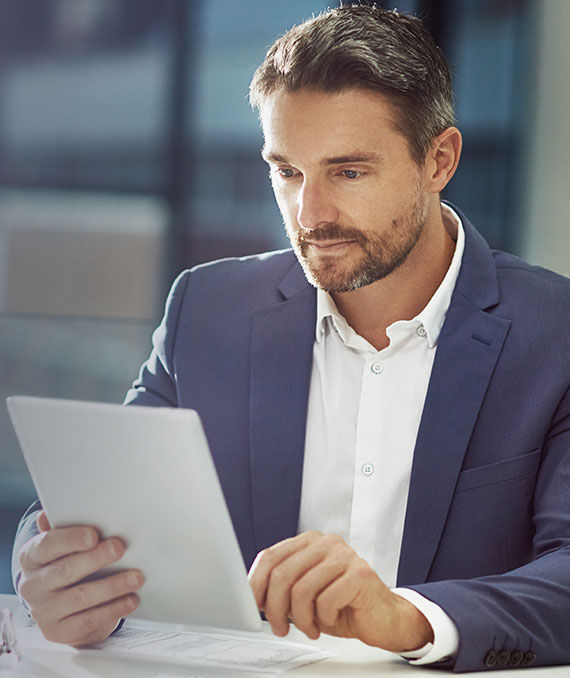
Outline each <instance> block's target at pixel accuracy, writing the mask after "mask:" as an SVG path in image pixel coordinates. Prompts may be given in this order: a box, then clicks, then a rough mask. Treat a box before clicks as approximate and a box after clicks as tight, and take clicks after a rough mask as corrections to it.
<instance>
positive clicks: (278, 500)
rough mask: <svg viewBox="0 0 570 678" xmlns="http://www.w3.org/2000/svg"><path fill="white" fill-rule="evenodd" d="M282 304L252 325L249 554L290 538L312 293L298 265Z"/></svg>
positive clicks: (301, 441)
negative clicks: (252, 534) (252, 546)
mask: <svg viewBox="0 0 570 678" xmlns="http://www.w3.org/2000/svg"><path fill="white" fill-rule="evenodd" d="M279 289H280V292H281V294H282V295H283V297H284V300H283V301H281V302H279V303H277V304H274V305H271V306H267V307H264V308H261V309H258V310H257V311H256V312H255V313H254V315H253V320H252V338H251V401H250V402H251V405H250V454H251V483H252V505H253V525H254V531H255V540H256V547H257V550H258V551H260V550H261V549H264V548H267V547H268V546H271V545H272V544H274V543H276V542H278V541H280V540H282V539H285V538H287V537H291V536H293V535H295V534H296V532H297V525H298V519H299V505H300V499H301V480H302V472H303V455H304V447H305V429H306V419H307V402H308V395H309V385H310V378H311V366H312V358H313V343H314V338H315V322H316V320H315V318H316V293H315V290H314V289H313V288H312V287H310V286H309V284H308V283H307V281H306V280H305V278H304V275H303V273H302V271H301V268H300V267H299V266H295V267H294V268H293V269H292V270H291V272H290V273H289V275H288V276H287V277H286V278H285V279H284V281H283V283H282V284H281V286H280V288H279Z"/></svg>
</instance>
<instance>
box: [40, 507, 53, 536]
mask: <svg viewBox="0 0 570 678" xmlns="http://www.w3.org/2000/svg"><path fill="white" fill-rule="evenodd" d="M36 526H37V528H38V530H39V531H40V532H47V531H48V530H51V525H50V524H49V520H48V519H47V516H46V512H45V511H40V514H39V515H38V517H37V518H36Z"/></svg>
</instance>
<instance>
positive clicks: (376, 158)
mask: <svg viewBox="0 0 570 678" xmlns="http://www.w3.org/2000/svg"><path fill="white" fill-rule="evenodd" d="M261 155H262V157H263V159H264V160H265V162H269V163H280V164H283V165H289V164H290V163H289V161H288V160H287V158H286V157H285V156H284V155H281V154H280V153H269V152H267V151H266V149H265V148H263V149H262V150H261ZM381 159H382V156H380V155H379V154H378V153H359V152H356V153H351V154H350V155H339V156H335V157H333V158H325V159H324V160H321V162H320V164H321V165H344V164H346V163H352V162H372V163H374V162H380V160H381Z"/></svg>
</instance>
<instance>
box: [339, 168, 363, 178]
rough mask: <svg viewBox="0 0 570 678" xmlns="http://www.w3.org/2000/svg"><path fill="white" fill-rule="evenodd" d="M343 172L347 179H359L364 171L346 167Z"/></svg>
mask: <svg viewBox="0 0 570 678" xmlns="http://www.w3.org/2000/svg"><path fill="white" fill-rule="evenodd" d="M341 174H342V175H343V176H345V177H346V178H347V179H358V177H361V176H362V175H363V174H364V172H360V171H358V170H353V169H345V170H342V172H341Z"/></svg>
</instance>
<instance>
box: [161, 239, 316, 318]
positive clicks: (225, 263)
mask: <svg viewBox="0 0 570 678" xmlns="http://www.w3.org/2000/svg"><path fill="white" fill-rule="evenodd" d="M290 277H293V278H294V279H295V280H297V281H299V283H300V284H301V285H302V284H303V281H304V282H305V283H306V280H305V279H304V274H303V272H302V270H301V267H300V265H299V263H298V261H297V257H296V256H295V254H294V253H293V251H292V250H291V249H286V250H276V251H273V252H264V253H262V254H255V255H250V256H246V257H228V258H226V259H218V260H216V261H210V262H207V263H204V264H199V265H197V266H194V267H193V268H191V269H187V270H185V271H183V272H182V273H181V274H180V275H179V276H178V278H177V279H176V281H175V282H174V285H173V290H175V289H180V290H183V296H184V298H185V303H188V301H189V300H190V299H193V300H196V301H198V300H199V302H198V303H199V304H200V305H203V304H204V303H208V301H210V302H211V303H213V304H214V305H215V307H218V308H219V307H220V305H221V306H227V307H231V306H232V305H236V304H237V305H238V306H240V307H242V308H243V306H244V305H245V306H247V305H249V304H251V305H252V306H254V307H255V306H259V305H265V304H271V303H275V302H277V301H280V300H282V298H283V297H282V295H281V293H280V291H279V288H280V286H281V284H282V282H283V281H284V280H285V279H287V278H290ZM306 284H307V285H308V283H306ZM171 294H172V292H171Z"/></svg>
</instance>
